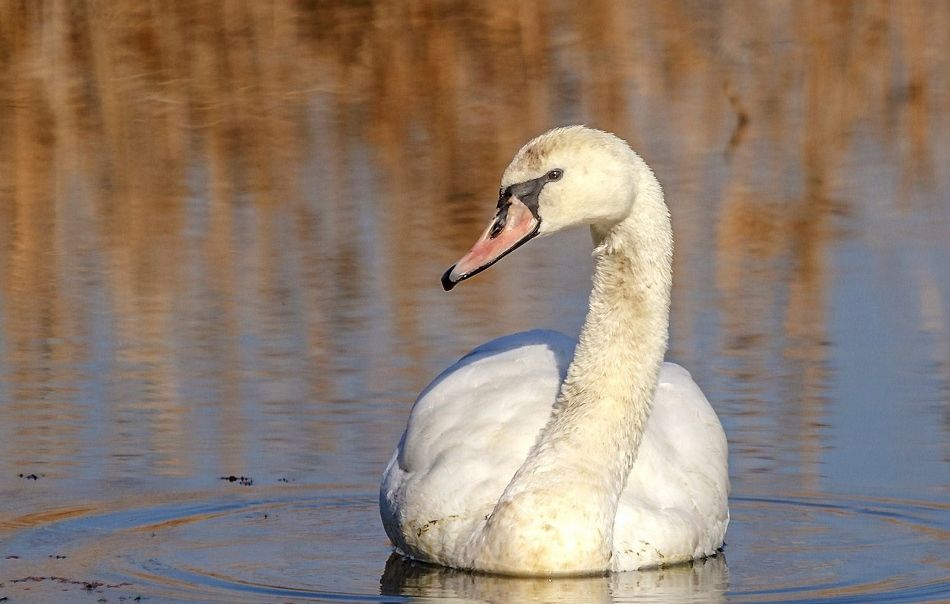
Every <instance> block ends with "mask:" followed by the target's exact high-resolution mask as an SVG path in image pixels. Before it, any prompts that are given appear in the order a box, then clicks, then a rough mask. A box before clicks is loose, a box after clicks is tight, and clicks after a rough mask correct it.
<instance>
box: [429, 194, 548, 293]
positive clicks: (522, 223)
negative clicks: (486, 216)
mask: <svg viewBox="0 0 950 604" xmlns="http://www.w3.org/2000/svg"><path fill="white" fill-rule="evenodd" d="M540 226H541V221H540V220H539V219H538V218H537V217H535V215H534V214H533V213H532V212H531V210H530V209H529V208H528V206H526V205H525V204H523V203H522V202H521V201H520V200H519V199H518V198H517V197H509V198H508V201H507V202H506V204H505V205H503V206H502V207H501V208H499V209H498V213H497V214H496V215H495V218H494V219H493V220H492V221H491V224H489V225H488V228H487V229H485V232H484V233H482V236H481V237H479V238H478V241H476V242H475V245H473V246H472V249H470V250H469V251H468V253H467V254H465V255H464V256H462V257H461V258H460V259H459V261H458V262H456V263H455V264H454V265H452V266H451V267H449V269H448V270H447V271H445V273H444V274H443V275H442V287H443V288H445V291H449V290H450V289H452V288H453V287H455V285H456V284H458V283H459V282H460V281H464V280H466V279H468V278H469V277H474V276H475V275H477V274H478V273H480V272H482V271H483V270H485V269H486V268H488V267H489V266H491V265H493V264H495V263H496V262H498V261H499V260H501V259H502V258H504V257H505V256H507V255H508V254H510V253H511V252H513V251H515V250H516V249H518V248H519V247H521V246H522V245H524V244H525V243H527V242H528V241H529V240H530V239H531V238H533V237H534V236H535V235H537V234H538V229H539V228H540Z"/></svg>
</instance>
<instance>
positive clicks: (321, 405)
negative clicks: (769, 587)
mask: <svg viewBox="0 0 950 604" xmlns="http://www.w3.org/2000/svg"><path fill="white" fill-rule="evenodd" d="M948 30H950V9H948V6H947V5H946V3H944V2H940V1H939V0H933V1H929V2H928V1H920V2H838V3H828V2H821V1H813V2H812V1H802V2H769V3H756V2H749V3H747V2H725V3H721V4H709V3H685V2H684V3H673V2H657V3H627V2H616V1H611V0H597V1H595V2H590V3H585V4H583V6H581V5H574V4H572V3H569V2H560V1H558V2H553V3H530V2H529V3H512V2H501V1H496V0H490V1H488V2H466V1H460V2H453V3H430V2H416V1H410V2H377V3H372V2H369V3H339V4H335V3H295V4H291V3H278V4H276V5H273V6H271V5H267V4H266V3H238V2H225V3H202V4H199V5H194V4H193V3H176V2H162V3H139V2H131V1H128V2H125V1H122V2H114V3H110V4H108V5H103V4H100V3H94V2H82V1H76V2H52V3H23V4H17V3H12V2H8V3H0V501H2V503H3V505H2V506H0V539H15V538H16V536H17V535H20V534H22V531H24V530H30V529H32V528H40V527H43V526H46V525H47V524H48V523H50V522H54V521H58V520H61V519H62V518H61V515H62V514H69V513H73V514H85V513H91V511H92V510H97V509H101V508H102V507H107V508H109V509H112V508H113V507H115V506H117V505H123V506H135V505H140V504H142V503H143V502H145V501H148V500H149V499H150V498H153V497H156V496H160V495H169V496H170V494H172V493H175V494H176V497H178V496H181V495H180V494H181V493H191V494H192V497H194V498H196V499H200V498H201V497H204V496H205V495H199V493H208V492H212V493H216V494H218V495H222V496H224V495H230V496H236V495H238V494H240V493H241V491H240V489H249V490H252V491H253V492H255V493H262V492H270V491H272V490H274V489H278V490H280V489H285V488H291V486H292V487H293V488H298V489H303V488H307V489H311V490H313V491H314V492H322V490H323V489H325V488H329V487H330V486H331V485H339V484H345V485H352V486H354V487H355V488H358V489H362V491H363V492H366V493H370V492H371V491H372V489H373V488H374V486H375V483H376V481H377V480H378V476H379V473H380V472H381V470H382V467H383V464H384V463H385V460H386V458H387V457H388V455H389V453H390V451H391V448H392V447H393V446H394V444H395V442H396V440H397V439H398V435H399V433H400V431H401V430H402V427H403V425H404V421H405V417H406V414H407V412H408V406H409V404H410V402H411V400H412V399H413V398H414V396H415V393H416V392H418V390H419V389H420V388H421V387H422V386H424V385H425V383H426V382H427V381H428V379H430V378H431V377H432V376H434V375H435V374H436V373H437V372H438V371H439V370H440V369H441V368H442V367H444V366H445V365H446V364H447V363H449V362H451V361H452V360H454V358H457V357H458V356H460V355H461V354H463V353H464V352H466V351H467V350H468V349H469V348H471V347H472V346H473V345H475V344H478V343H480V342H482V341H485V340H487V339H489V338H491V337H494V336H497V335H501V334H503V333H509V332H512V331H517V330H522V329H527V328H532V327H554V328H558V329H561V330H563V331H565V332H567V333H576V331H577V329H578V327H579V325H580V321H581V319H582V316H583V312H584V307H585V302H586V295H587V287H588V286H589V282H588V275H589V272H588V271H589V266H588V263H589V259H588V254H587V246H588V239H587V236H586V235H585V234H584V233H575V234H573V235H571V236H568V237H566V238H563V239H561V240H560V241H556V242H550V241H538V242H536V243H532V245H530V246H527V247H526V248H525V249H524V250H523V251H519V253H518V254H517V255H515V256H514V257H512V258H510V259H507V260H505V262H504V263H503V264H501V265H499V266H498V267H496V268H495V269H493V270H491V271H488V272H486V273H485V274H484V275H482V276H479V278H478V280H477V281H473V282H472V283H471V284H470V285H468V286H466V287H461V288H459V289H458V290H457V291H453V292H452V294H451V295H445V294H442V293H441V291H440V288H439V285H438V277H439V275H440V273H441V270H442V269H444V267H445V265H447V263H448V262H450V261H451V260H452V259H454V258H456V257H457V256H458V255H459V253H461V252H462V251H463V248H464V247H466V246H467V245H468V244H469V243H470V242H471V240H472V238H473V237H474V235H475V234H476V233H477V231H478V230H479V229H480V228H481V224H482V223H483V222H484V219H485V218H486V217H487V216H488V214H489V213H490V211H491V208H492V207H493V203H494V200H493V197H494V194H495V187H496V184H497V181H498V178H499V175H500V173H501V171H502V170H503V168H504V166H505V164H506V163H507V161H508V159H509V158H510V156H511V154H512V153H513V151H514V150H516V149H517V148H518V146H519V145H520V144H521V143H523V142H524V141H525V140H526V139H528V138H529V137H530V136H533V135H534V134H537V133H538V132H540V131H542V130H544V129H546V128H548V127H550V126H552V125H556V124H563V123H570V122H586V123H588V124H590V125H593V126H597V127H601V128H604V129H608V130H613V131H615V132H617V133H618V134H619V135H621V136H623V137H624V138H627V139H628V140H630V141H631V143H632V144H633V145H634V147H635V148H637V149H638V150H640V151H641V152H642V154H643V155H644V157H645V158H646V159H647V161H648V162H649V163H650V164H651V165H652V166H653V167H654V169H655V170H656V172H657V174H658V176H659V178H660V180H661V182H663V183H664V186H665V190H666V194H667V198H668V200H669V203H670V205H671V209H672V212H673V218H674V229H675V234H676V237H677V254H676V259H675V263H676V264H675V275H676V277H675V280H676V281H675V285H674V287H675V289H674V294H673V299H674V309H673V327H672V341H671V353H670V356H671V357H672V358H674V359H676V360H678V361H680V362H681V363H683V364H684V365H685V366H687V367H688V368H689V369H690V370H691V371H692V372H693V375H694V377H695V378H696V379H697V381H698V382H699V383H700V384H701V385H703V387H704V389H705V390H706V392H707V394H708V395H709V398H710V400H712V401H713V402H714V405H715V407H716V409H717V411H718V412H719V414H720V416H721V417H722V419H723V423H724V425H725V427H726V431H727V433H728V435H729V439H730V443H731V452H732V459H731V467H732V472H733V488H734V492H735V494H737V495H738V496H747V495H761V496H774V497H778V498H786V497H788V496H790V495H792V494H793V495H795V496H806V497H809V498H812V499H816V500H823V499H826V498H827V497H829V496H830V495H834V494H839V495H845V496H860V497H896V498H907V497H908V496H910V497H912V498H914V499H918V500H921V501H928V502H932V503H933V504H934V505H938V506H945V505H946V503H947V496H948V494H947V490H946V488H947V485H946V471H947V466H946V464H947V462H948V461H950V403H948V400H950V348H948V342H950V333H948V331H950V327H948V323H950V314H948V313H950V311H948V306H950V305H948V302H947V298H948V296H950V286H948V284H950V272H948V268H947V263H946V262H945V258H946V257H947V256H948V253H950V243H948V238H947V236H946V234H947V232H948V223H950V220H948V219H950V171H948V170H946V169H945V166H948V165H950V143H948V141H950V136H948V130H950V128H948V120H950V117H948V116H950V81H948V78H950V75H948V74H950V64H948V57H950V38H948V37H947V36H946V35H945V32H946V31H948ZM525 301H528V302H529V304H525V303H524V302H525ZM525 308H530V309H531V311H530V312H525V311H524V309H525ZM19 474H23V475H24V476H29V475H31V474H35V475H36V476H37V480H30V479H26V478H20V477H19ZM231 474H234V475H247V476H251V477H252V478H254V479H255V483H254V486H253V487H241V486H240V485H236V484H230V483H224V482H222V481H220V480H218V478H219V477H220V476H226V475H231ZM372 507H373V506H368V507H367V508H366V510H365V515H364V516H363V517H362V521H361V522H360V523H358V526H359V527H360V528H361V530H364V531H366V532H365V534H366V535H373V536H375V538H377V539H378V540H380V543H378V544H377V546H378V547H379V548H380V549H379V551H380V552H385V540H384V537H383V533H382V529H381V527H378V524H377V523H378V521H377V519H376V518H375V511H374V510H373V509H372ZM940 509H943V510H944V512H943V515H942V518H943V520H942V524H941V525H940V526H941V527H942V528H940V529H939V530H943V531H946V530H948V524H950V520H947V514H946V508H945V507H944V508H940ZM64 510H65V511H64ZM69 510H72V511H71V512H69ZM766 518H770V517H769V516H766ZM747 521H748V518H743V517H742V516H735V517H734V520H733V528H731V529H730V530H731V531H732V532H731V535H732V536H731V537H727V539H728V540H729V543H730V548H731V549H728V550H727V554H728V555H729V559H730V584H729V587H728V588H729V589H730V590H731V593H740V594H742V593H752V592H754V591H755V586H756V585H758V584H759V582H761V581H763V577H764V575H762V574H758V573H756V572H750V571H753V570H754V569H755V568H764V566H761V565H762V559H763V558H762V557H761V556H759V557H749V556H744V555H743V553H742V552H743V551H746V552H748V551H750V550H755V551H759V550H756V547H760V548H761V547H764V546H763V544H769V543H771V541H770V537H771V535H772V534H773V529H774V527H773V526H771V525H770V523H769V522H764V523H758V524H748V523H747ZM942 535H943V536H942V537H941V538H942V539H946V536H945V535H946V533H945V532H944V533H942ZM735 536H741V537H742V539H743V540H742V541H739V542H737V540H736V538H735ZM277 537H278V535H271V538H275V539H276V538H277ZM336 538H337V539H339V540H340V541H334V542H332V543H319V544H313V545H312V547H316V548H338V547H339V548H345V547H346V538H345V536H344V537H341V536H339V535H337V536H336ZM801 538H802V539H806V540H807V539H812V540H813V541H811V542H809V543H810V546H811V547H812V548H814V549H821V548H823V547H827V546H828V545H829V543H828V542H827V541H826V540H827V539H830V537H829V535H828V534H827V533H818V534H812V533H808V534H804V535H803V536H802V537H801ZM919 538H920V539H924V537H919ZM4 543H5V542H4V541H0V557H2V556H4V555H7V553H6V551H4V549H3V545H4ZM926 549H927V548H924V550H926ZM358 551H361V552H362V551H364V550H358ZM767 551H771V550H767ZM928 551H929V550H928ZM14 553H15V552H14ZM364 553H365V552H364ZM760 553H762V555H765V553H767V552H760ZM43 555H44V556H45V555H46V554H43ZM90 555H91V554H90ZM844 557H847V555H844ZM384 558H385V555H384V554H383V558H380V559H379V560H375V561H372V563H371V564H370V566H368V567H360V568H361V569H362V572H363V575H365V576H370V575H373V576H376V577H378V576H379V573H378V568H377V567H378V565H380V564H382V561H383V559H384ZM3 562H4V560H0V564H2V563H3ZM897 563H899V562H895V564H897ZM920 563H921V564H936V562H934V561H933V560H930V561H929V562H928V561H927V559H925V558H924V559H922V560H921V562H920ZM737 564H739V565H740V567H739V568H737ZM757 564H758V565H759V566H756V565H757ZM9 568H10V563H7V564H6V565H2V566H0V583H2V582H4V579H6V578H11V579H12V578H16V577H19V576H20V575H21V574H30V572H31V571H29V570H22V571H21V569H20V568H17V569H14V570H9ZM887 570H888V571H889V572H893V571H894V570H895V569H894V568H890V569H887ZM882 572H884V571H883V570H882ZM10 573H14V574H12V575H10V576H9V577H8V575H9V574H10ZM789 573H792V580H794V578H795V577H794V569H791V570H790V571H789ZM410 574H411V573H410ZM453 576H454V575H453ZM426 577H429V575H425V576H424V577H420V578H418V579H412V581H413V583H412V585H414V586H415V587H412V589H417V590H419V591H417V592H416V593H422V590H423V587H421V586H425V585H429V584H430V583H432V582H436V583H438V582H445V581H448V582H454V581H456V579H451V580H450V579H448V578H445V577H443V575H439V574H437V575H436V576H434V577H433V578H426ZM272 579H273V581H274V584H281V577H279V576H277V577H272ZM628 579H629V578H628ZM610 580H611V581H621V580H622V581H626V580H627V579H610ZM457 581H460V582H462V583H464V580H463V579H461V578H459V579H457ZM286 583H287V581H285V582H284V584H286ZM290 583H292V581H290ZM7 585H8V586H9V585H11V584H10V583H7ZM18 585H21V584H18ZM591 585H593V586H596V589H601V588H602V587H603V585H604V583H597V582H594V583H591ZM406 589H407V590H408V589H410V587H407V588H406ZM479 589H482V588H481V587H480V588H479ZM485 589H487V590H489V592H490V591H491V589H494V588H491V587H485ZM512 589H513V588H512ZM592 589H593V588H592ZM479 593H481V592H479ZM3 595H4V594H3V592H2V591H0V596H3ZM478 597H481V596H478ZM485 597H491V596H488V595H486V596H485Z"/></svg>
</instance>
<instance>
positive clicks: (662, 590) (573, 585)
mask: <svg viewBox="0 0 950 604" xmlns="http://www.w3.org/2000/svg"><path fill="white" fill-rule="evenodd" d="M379 583H380V593H381V594H382V595H384V596H385V595H406V596H423V597H424V596H430V597H431V596H438V597H448V598H459V599H463V600H470V601H477V602H589V603H591V604H596V603H600V602H605V603H609V602H617V601H630V600H637V601H643V602H669V601H690V600H692V601H696V602H710V603H713V602H725V596H726V588H727V587H728V585H729V570H728V567H727V566H726V559H725V556H723V555H722V554H720V555H718V556H714V557H712V558H707V559H705V560H697V561H696V562H693V563H692V564H682V565H679V566H672V567H669V568H661V569H656V570H650V571H643V572H627V573H613V574H610V575H607V576H604V577H580V578H569V579H532V578H513V577H496V576H491V575H476V574H472V573H465V572H461V571H457V570H452V569H447V568H440V567H435V566H428V565H423V564H420V563H416V562H411V561H408V560H406V559H405V558H402V557H401V556H398V555H396V554H393V555H392V556H390V557H389V560H388V561H387V562H386V570H385V571H384V572H383V576H382V578H381V579H380V582H379Z"/></svg>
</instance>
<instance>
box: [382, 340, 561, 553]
mask: <svg viewBox="0 0 950 604" xmlns="http://www.w3.org/2000/svg"><path fill="white" fill-rule="evenodd" d="M574 346H575V341H574V340H573V339H571V338H569V337H567V336H565V335H563V334H561V333H558V332H556V331H547V330H534V331H528V332H524V333H519V334H514V335H510V336H505V337H502V338H498V339H497V340H492V341H491V342H488V343H486V344H483V345H481V346H479V347H478V348H476V349H475V350H473V351H472V352H470V353H469V354H468V355H466V356H465V357H463V358H462V359H460V360H459V361H458V362H457V363H455V364H454V365H452V366H451V367H449V368H448V369H446V370H445V371H444V372H442V374H441V375H439V376H438V377H437V378H436V379H435V380H434V381H433V382H432V383H431V384H430V385H429V386H428V387H427V388H426V389H425V390H423V392H422V393H421V394H420V395H419V398H418V399H417V400H416V402H415V404H414V405H413V407H412V411H411V412H410V415H409V421H408V424H407V426H406V431H405V433H404V434H403V436H402V439H401V440H400V442H399V445H398V447H397V448H396V451H395V452H394V454H393V456H392V459H391V460H390V462H389V465H388V466H387V468H386V471H385V474H384V476H383V482H382V484H381V486H380V509H381V512H382V518H383V524H384V526H385V528H386V532H387V534H388V535H389V537H390V539H391V540H392V541H393V543H394V544H395V545H396V547H397V549H399V550H400V551H401V552H402V553H404V554H407V555H409V556H412V557H414V558H417V559H422V560H428V561H432V562H437V563H441V564H448V565H451V564H453V563H454V562H456V560H455V558H456V556H457V555H459V552H460V551H461V548H462V547H463V546H464V542H465V540H466V539H467V537H468V536H469V535H471V534H472V532H473V531H474V530H475V528H476V526H477V524H478V523H479V522H480V521H482V520H483V519H484V517H485V516H486V515H487V514H488V513H490V512H491V510H492V508H493V507H494V505H495V503H496V502H497V501H498V499H499V497H500V496H501V494H502V492H503V491H504V489H505V487H506V486H507V485H508V483H509V482H510V481H511V478H512V477H513V476H514V474H515V472H516V471H517V470H518V468H519V467H520V466H521V465H522V463H524V460H525V459H526V458H527V456H528V452H529V450H530V449H531V447H532V445H534V443H535V441H536V440H537V436H538V434H539V432H540V431H541V429H542V428H543V427H544V425H545V423H546V422H547V419H548V417H549V416H550V414H551V405H552V404H553V402H554V400H555V398H556V396H557V391H558V387H559V384H560V382H561V380H562V379H563V378H564V373H565V372H566V370H567V366H568V364H569V363H570V359H571V356H572V355H573V351H574Z"/></svg>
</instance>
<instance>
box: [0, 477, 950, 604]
mask: <svg viewBox="0 0 950 604" xmlns="http://www.w3.org/2000/svg"><path fill="white" fill-rule="evenodd" d="M947 512H948V506H946V505H941V504H935V503H928V502H911V501H895V500H866V499H865V500H858V499H847V498H840V497H830V496H822V497H820V498H815V497H811V498H809V497H800V498H788V499H777V498H769V497H736V498H734V499H733V500H732V515H733V524H732V526H731V527H730V531H729V535H728V538H729V541H728V544H727V547H726V550H725V555H720V556H718V557H716V558H712V559H709V560H705V561H700V562H696V563H694V564H689V565H682V566H678V567H671V568H665V569H659V570H655V571H645V572H634V573H618V574H613V575H609V576H606V577H588V578H578V579H559V580H546V579H544V580H535V579H513V578H505V577H492V576H486V575H479V574H473V573H466V572H460V571H453V570H448V569H443V568H437V567H432V566H429V565H424V564H419V563H415V562H411V561H407V560H404V559H402V558H400V557H398V556H391V555H390V551H389V547H388V544H387V542H386V540H385V536H384V535H383V532H382V529H381V527H380V526H379V521H378V519H377V516H376V514H377V512H376V497H375V494H373V493H369V492H365V491H360V490H324V491H321V492H316V493H314V492H313V491H295V493H294V494H293V495H292V496H288V495H287V494H280V495H279V496H273V497H261V496H259V495H258V496H256V497H255V496H252V495H248V496H243V497H241V498H238V499H234V498H230V499H226V500H225V499H208V500H205V501H194V500H193V499H192V500H189V501H177V502H174V501H173V502H170V503H162V504H160V505H151V506H145V507H133V508H127V509H114V510H107V511H103V512H99V513H90V514H87V515H82V516H75V515H70V516H67V517H65V518H64V519H62V520H57V521H53V522H49V523H46V524H41V525H39V526H34V527H31V528H27V529H24V530H21V531H20V532H18V533H17V534H16V535H15V537H14V538H13V539H12V540H9V541H8V542H6V543H5V544H4V547H5V548H6V551H4V552H0V553H4V554H6V553H9V552H16V553H17V554H18V557H17V559H16V560H15V562H17V563H18V564H19V567H20V568H24V569H26V568H30V569H31V570H30V572H29V576H30V578H31V580H34V579H50V580H52V579H56V581H57V583H56V585H55V586H53V585H50V589H51V590H52V589H54V587H55V589H56V590H60V591H61V590H62V589H63V585H66V586H67V587H68V586H69V585H72V583H64V581H65V579H68V580H70V581H76V583H75V584H76V585H81V584H82V583H83V582H99V583H101V584H102V587H101V588H100V590H99V591H102V590H103V589H111V590H113V591H117V592H119V593H121V594H126V593H127V594H129V595H130V596H132V595H143V596H151V597H154V598H160V599H162V600H163V601H165V600H177V601H204V600H226V601H232V602H234V601H255V602H258V601H261V600H262V599H264V600H266V599H268V598H275V599H280V600H282V601H305V600H321V601H387V602H392V601H407V600H411V599H417V598H424V599H430V598H434V599H440V598H453V599H464V600H476V601H505V600H517V601H523V602H533V601H536V602H540V601H554V602H558V601H560V602H576V601H585V602H627V601H638V602H649V601H664V602H669V601H682V602H716V601H727V600H729V601H749V602H764V601H781V602H813V601H816V600H821V601H827V602H841V603H850V602H867V601H876V602H913V601H927V600H934V599H940V598H946V597H947V595H948V594H950V580H948V579H947V573H946V567H945V566H944V565H945V558H946V556H945V544H946V540H947V537H948V536H950V531H948V514H947ZM54 550H55V551H56V552H57V553H61V554H62V555H65V556H66V558H64V559H50V558H49V556H51V555H52V554H51V552H53V551H54ZM727 559H728V564H727ZM38 564H40V565H41V566H43V565H45V566H44V568H45V569H46V570H40V572H37V570H36V569H37V565H38ZM9 579H15V578H14V577H9ZM33 582H34V583H40V581H35V580H34V581H33ZM37 587H38V586H34V591H33V592H32V593H33V594H38V593H40V592H37V591H36V589H37ZM77 589H78V588H77ZM50 593H53V592H50Z"/></svg>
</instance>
